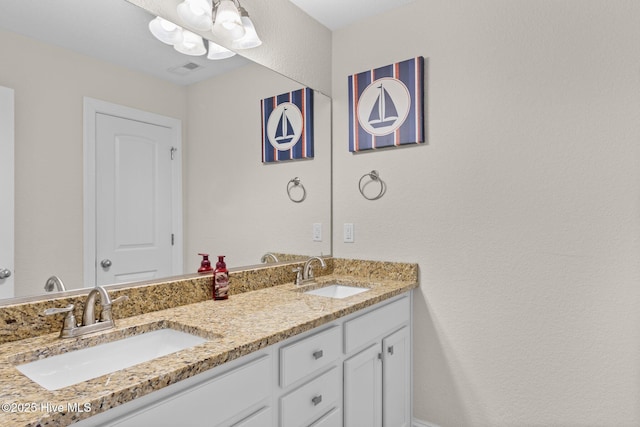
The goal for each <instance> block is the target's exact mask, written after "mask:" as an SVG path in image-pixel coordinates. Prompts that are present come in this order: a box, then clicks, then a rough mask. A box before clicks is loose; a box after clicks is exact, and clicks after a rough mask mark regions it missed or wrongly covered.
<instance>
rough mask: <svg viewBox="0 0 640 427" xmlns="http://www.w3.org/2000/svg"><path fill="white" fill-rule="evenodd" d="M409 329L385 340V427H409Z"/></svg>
mask: <svg viewBox="0 0 640 427" xmlns="http://www.w3.org/2000/svg"><path fill="white" fill-rule="evenodd" d="M409 338H410V337H409V328H408V327H406V326H405V327H403V328H402V329H400V330H398V331H396V332H394V333H393V334H391V335H389V336H387V337H386V338H384V339H383V340H382V351H383V358H382V360H383V364H382V418H383V423H382V425H383V426H384V427H410V425H411V418H410V417H411V414H410V406H411V405H410V401H409V400H410V396H411V390H410V387H411V372H410V363H411V358H410V354H409V352H410V351H411V350H410V345H409V344H410V343H409Z"/></svg>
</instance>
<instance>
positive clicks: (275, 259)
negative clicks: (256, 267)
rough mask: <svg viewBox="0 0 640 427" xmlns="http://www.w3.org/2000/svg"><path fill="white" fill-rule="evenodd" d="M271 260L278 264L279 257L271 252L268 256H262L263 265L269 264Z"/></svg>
mask: <svg viewBox="0 0 640 427" xmlns="http://www.w3.org/2000/svg"><path fill="white" fill-rule="evenodd" d="M269 258H271V260H273V262H278V257H277V256H275V255H274V254H272V253H271V252H267V253H266V254H264V255H262V258H260V262H261V263H268V262H269Z"/></svg>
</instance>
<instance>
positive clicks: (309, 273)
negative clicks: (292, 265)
mask: <svg viewBox="0 0 640 427" xmlns="http://www.w3.org/2000/svg"><path fill="white" fill-rule="evenodd" d="M314 260H317V261H318V262H320V267H322V268H327V264H326V263H325V262H324V259H322V258H321V257H319V256H312V257H311V258H309V259H308V260H307V261H306V262H305V263H304V267H302V283H307V282H312V281H313V280H314V276H313V265H312V263H313V261H314Z"/></svg>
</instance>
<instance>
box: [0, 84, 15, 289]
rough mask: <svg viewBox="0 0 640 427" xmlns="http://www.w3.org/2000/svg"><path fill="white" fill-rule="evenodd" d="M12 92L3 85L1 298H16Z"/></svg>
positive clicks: (0, 102) (0, 135)
mask: <svg viewBox="0 0 640 427" xmlns="http://www.w3.org/2000/svg"><path fill="white" fill-rule="evenodd" d="M13 139H14V111H13V89H9V88H6V87H2V86H0V298H12V297H14V296H15V295H14V277H15V275H14V274H13V273H14V230H13V226H14V224H13V222H14V207H13V204H14V183H13V182H14V163H13V157H14V148H13V144H14V140H13Z"/></svg>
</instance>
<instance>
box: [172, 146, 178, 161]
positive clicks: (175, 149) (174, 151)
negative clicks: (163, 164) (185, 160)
mask: <svg viewBox="0 0 640 427" xmlns="http://www.w3.org/2000/svg"><path fill="white" fill-rule="evenodd" d="M176 151H178V149H177V148H176V147H171V160H173V159H174V158H175V155H176Z"/></svg>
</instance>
